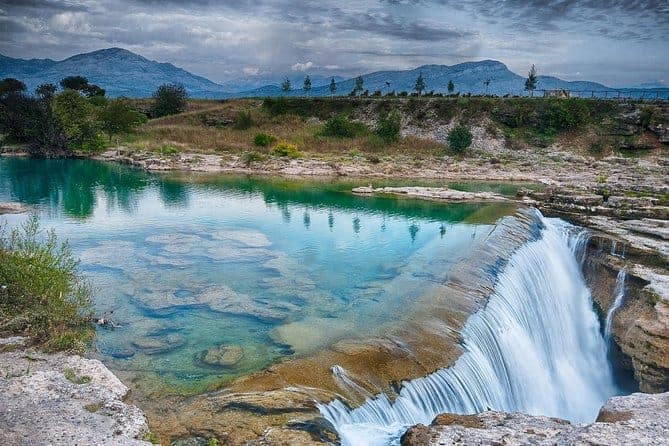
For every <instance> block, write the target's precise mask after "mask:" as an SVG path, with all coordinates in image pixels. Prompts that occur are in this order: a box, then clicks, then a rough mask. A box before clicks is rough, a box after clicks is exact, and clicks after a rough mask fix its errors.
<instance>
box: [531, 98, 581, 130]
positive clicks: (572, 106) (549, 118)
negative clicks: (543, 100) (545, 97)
mask: <svg viewBox="0 0 669 446" xmlns="http://www.w3.org/2000/svg"><path fill="white" fill-rule="evenodd" d="M541 118H542V127H543V128H544V129H546V130H552V131H562V130H569V129H574V128H578V127H580V126H581V125H583V124H585V123H587V122H588V120H589V119H590V111H589V109H588V107H587V105H586V104H585V103H584V102H583V101H582V100H578V99H568V100H564V99H560V100H555V101H551V102H550V103H549V105H548V107H547V109H546V110H545V112H544V113H543V116H542V117H541Z"/></svg>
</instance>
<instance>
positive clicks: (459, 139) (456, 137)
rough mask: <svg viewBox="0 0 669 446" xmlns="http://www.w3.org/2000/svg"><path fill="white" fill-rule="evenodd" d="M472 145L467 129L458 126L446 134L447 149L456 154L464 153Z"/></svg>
mask: <svg viewBox="0 0 669 446" xmlns="http://www.w3.org/2000/svg"><path fill="white" fill-rule="evenodd" d="M471 144H472V132H471V131H470V130H469V127H467V126H464V125H458V126H455V127H453V128H452V129H451V131H450V132H448V147H449V148H450V149H451V150H452V151H454V152H457V153H460V152H464V151H465V150H466V149H467V147H469V146H470V145H471Z"/></svg>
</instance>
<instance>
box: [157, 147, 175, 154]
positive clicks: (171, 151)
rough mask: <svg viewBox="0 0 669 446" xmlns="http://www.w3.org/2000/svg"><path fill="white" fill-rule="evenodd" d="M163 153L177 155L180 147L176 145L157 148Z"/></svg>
mask: <svg viewBox="0 0 669 446" xmlns="http://www.w3.org/2000/svg"><path fill="white" fill-rule="evenodd" d="M157 151H158V152H159V153H160V154H161V155H170V156H171V155H176V154H177V153H179V149H177V148H176V147H174V146H162V147H161V148H160V149H158V150H157Z"/></svg>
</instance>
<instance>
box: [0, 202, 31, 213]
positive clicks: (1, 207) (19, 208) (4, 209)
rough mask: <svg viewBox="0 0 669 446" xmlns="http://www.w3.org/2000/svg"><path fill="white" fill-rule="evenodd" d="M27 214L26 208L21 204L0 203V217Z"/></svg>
mask: <svg viewBox="0 0 669 446" xmlns="http://www.w3.org/2000/svg"><path fill="white" fill-rule="evenodd" d="M24 212H28V207H27V206H25V205H24V204H22V203H14V202H2V201H0V215H2V214H23V213H24Z"/></svg>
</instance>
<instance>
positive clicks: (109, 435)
mask: <svg viewBox="0 0 669 446" xmlns="http://www.w3.org/2000/svg"><path fill="white" fill-rule="evenodd" d="M24 341H25V339H23V338H18V337H15V338H9V339H5V340H3V341H2V342H0V444H2V445H3V446H24V445H25V446H29V445H30V446H32V445H42V444H44V445H46V444H48V445H54V446H55V445H63V446H71V445H75V444H79V445H93V444H104V445H110V446H114V445H118V446H133V445H136V446H141V445H149V444H151V443H148V442H146V441H142V440H141V438H143V437H144V436H145V435H146V434H147V433H148V425H147V420H146V417H145V416H144V414H143V413H142V411H141V410H139V409H138V408H137V407H135V406H132V405H129V404H126V403H124V402H123V399H124V398H125V396H126V395H127V393H128V388H127V387H126V386H125V385H123V384H122V383H121V381H119V380H118V378H116V376H114V375H113V374H112V373H111V372H110V371H109V370H108V369H107V368H106V367H105V366H104V365H103V364H102V363H101V362H100V361H98V360H95V359H86V358H82V357H80V356H72V355H66V354H43V353H38V352H35V351H32V350H29V349H26V348H25V347H24V346H23V345H22V343H23V342H24Z"/></svg>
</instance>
